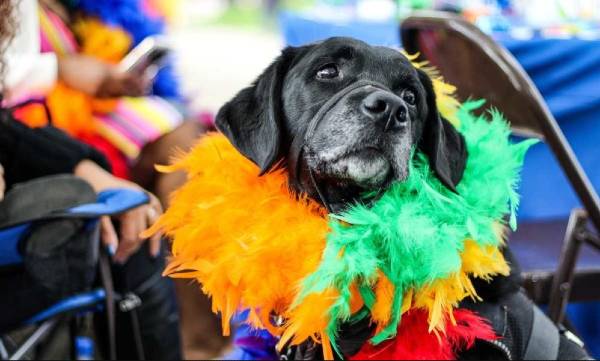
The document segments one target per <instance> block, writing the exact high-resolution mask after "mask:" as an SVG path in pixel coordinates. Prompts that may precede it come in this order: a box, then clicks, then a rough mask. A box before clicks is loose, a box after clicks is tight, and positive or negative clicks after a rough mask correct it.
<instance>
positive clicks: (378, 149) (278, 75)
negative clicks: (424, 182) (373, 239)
mask: <svg viewBox="0 0 600 361" xmlns="http://www.w3.org/2000/svg"><path fill="white" fill-rule="evenodd" d="M216 123H217V127H218V128H219V130H221V131H222V132H223V133H224V134H225V135H226V136H227V137H228V138H229V139H230V141H231V142H232V144H233V145H234V146H235V147H236V148H237V149H238V150H239V151H240V152H241V153H242V154H244V155H245V156H246V157H247V158H249V159H251V160H252V161H253V162H254V163H256V164H257V165H258V166H259V167H260V169H261V174H262V173H265V172H268V171H269V170H270V169H272V168H273V167H276V166H285V167H287V169H288V171H289V175H290V185H291V187H292V189H294V190H295V191H297V192H299V193H306V194H308V195H309V196H310V197H312V198H314V199H316V200H317V201H321V202H324V203H327V204H326V205H329V206H331V207H332V208H333V209H335V210H338V209H340V208H342V207H344V205H346V204H347V203H348V202H350V201H353V200H355V199H356V198H357V197H358V196H359V195H361V194H364V193H365V192H370V193H373V191H380V190H384V189H385V188H386V187H387V186H388V185H389V184H390V183H392V182H394V181H402V180H404V179H406V177H407V176H408V169H409V167H408V164H409V160H410V157H411V155H412V154H413V150H417V151H421V152H423V153H425V154H426V155H427V156H428V158H429V162H430V165H431V169H432V170H433V172H435V174H436V175H437V177H438V178H439V179H440V181H441V182H442V183H443V184H444V185H445V186H446V187H448V188H450V189H452V190H455V186H456V184H457V183H458V182H459V181H460V179H461V177H462V174H463V171H464V168H465V163H466V157H467V155H466V149H465V144H464V139H463V138H462V136H461V135H460V134H459V133H458V132H457V131H456V130H455V129H454V127H453V126H452V125H451V124H450V123H448V121H447V120H445V119H444V118H442V117H441V116H440V115H439V113H438V111H437V108H436V103H435V94H434V92H433V86H432V82H431V80H430V79H429V77H428V76H427V75H426V74H425V73H424V72H423V71H421V70H418V69H416V68H414V67H413V66H412V65H411V63H410V61H409V60H408V59H407V58H406V57H405V56H403V55H402V54H401V53H400V52H398V51H396V50H393V49H390V48H386V47H375V46H370V45H367V44H366V43H363V42H361V41H358V40H354V39H349V38H331V39H328V40H326V41H323V42H321V43H317V44H312V45H307V46H303V47H288V48H286V49H284V50H283V52H282V54H281V56H279V58H277V59H276V60H275V61H274V62H273V63H272V64H271V65H270V66H269V67H268V68H267V69H266V70H265V71H264V73H263V74H262V75H260V76H259V77H258V79H257V80H256V81H255V82H254V83H253V84H252V85H251V86H250V87H248V88H245V89H243V90H242V91H240V92H239V93H238V94H237V95H236V96H235V97H234V98H233V99H232V100H231V101H229V102H228V103H227V104H225V105H224V106H223V107H222V108H221V110H220V111H219V113H218V115H217V119H216Z"/></svg>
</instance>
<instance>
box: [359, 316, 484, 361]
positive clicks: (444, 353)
mask: <svg viewBox="0 0 600 361" xmlns="http://www.w3.org/2000/svg"><path fill="white" fill-rule="evenodd" d="M452 315H453V318H454V319H455V321H456V322H454V323H451V322H448V324H449V326H448V327H447V328H446V330H445V332H444V335H443V337H440V338H438V337H437V336H436V335H435V334H434V333H431V332H429V330H428V321H427V317H428V316H427V313H426V312H425V311H423V310H412V311H410V312H408V313H407V314H406V315H404V317H403V319H402V324H401V325H400V327H399V329H398V335H397V337H396V338H394V339H393V340H389V341H386V342H384V343H382V344H380V345H378V346H374V345H372V344H370V343H366V344H365V345H364V346H363V348H362V349H361V350H360V351H359V352H358V353H357V354H356V355H354V356H352V357H351V359H352V360H455V359H456V353H457V351H460V350H464V349H469V348H470V347H472V346H473V343H474V342H475V340H476V339H482V340H494V339H496V336H495V334H494V331H493V330H492V328H491V327H490V325H489V324H488V323H486V321H484V320H483V319H482V318H481V317H479V316H477V315H476V314H475V313H473V312H472V311H469V310H463V309H457V310H454V311H453V313H452Z"/></svg>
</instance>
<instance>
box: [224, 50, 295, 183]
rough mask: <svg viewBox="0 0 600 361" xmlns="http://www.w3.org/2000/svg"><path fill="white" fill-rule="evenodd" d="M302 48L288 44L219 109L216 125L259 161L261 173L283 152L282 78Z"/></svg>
mask: <svg viewBox="0 0 600 361" xmlns="http://www.w3.org/2000/svg"><path fill="white" fill-rule="evenodd" d="M302 50H304V48H295V47H287V48H285V49H284V50H283V51H282V52H281V55H280V56H279V57H278V58H277V59H275V61H273V63H271V65H269V67H268V68H267V69H266V70H265V71H264V72H263V73H262V74H261V75H260V76H259V77H258V78H257V79H256V80H255V81H254V83H252V85H250V86H249V87H247V88H245V89H243V90H241V91H240V92H239V93H238V94H237V95H236V96H235V97H234V98H233V99H231V100H230V101H229V102H227V103H226V104H225V105H223V107H221V109H220V110H219V112H218V113H217V117H216V121H215V123H216V126H217V128H218V129H219V130H220V131H221V132H222V133H223V134H225V136H226V137H227V138H229V141H230V142H231V144H233V146H234V147H235V148H236V149H237V150H238V151H239V152H240V153H242V154H243V155H244V156H245V157H246V158H248V159H250V160H252V161H253V162H254V163H255V164H256V165H258V167H259V168H260V174H261V175H262V174H264V173H266V172H267V171H268V170H269V169H271V168H272V167H273V165H275V164H276V163H277V161H278V160H280V159H281V158H282V156H283V155H282V149H281V142H282V137H283V132H282V127H283V125H282V122H283V116H284V115H283V109H282V104H281V92H282V86H283V79H284V78H285V75H286V73H287V71H288V70H289V69H290V67H291V65H292V64H293V62H294V60H295V59H296V58H297V57H299V54H300V53H302Z"/></svg>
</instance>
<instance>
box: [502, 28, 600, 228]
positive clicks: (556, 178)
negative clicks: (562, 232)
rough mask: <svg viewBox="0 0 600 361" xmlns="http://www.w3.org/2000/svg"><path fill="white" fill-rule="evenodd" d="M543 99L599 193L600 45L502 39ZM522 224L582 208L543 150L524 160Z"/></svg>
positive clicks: (538, 147) (534, 150)
mask: <svg viewBox="0 0 600 361" xmlns="http://www.w3.org/2000/svg"><path fill="white" fill-rule="evenodd" d="M500 42H501V43H502V44H503V45H504V46H505V47H506V48H507V49H508V50H509V51H510V52H511V53H512V54H513V55H514V56H515V57H516V58H517V60H518V61H519V63H521V65H522V66H523V68H524V69H525V70H526V71H527V73H528V74H529V76H530V77H531V78H532V79H533V81H534V83H535V84H536V86H537V87H538V89H539V90H540V92H541V93H542V95H543V96H544V99H545V100H546V102H547V103H548V107H549V108H550V110H551V111H552V114H553V115H554V116H555V117H556V119H557V120H558V122H559V124H560V127H561V129H562V130H563V132H564V133H565V136H566V137H567V139H568V140H569V142H570V144H571V146H572V147H573V149H574V151H575V154H576V155H577V158H578V159H579V161H580V162H581V164H582V166H583V168H584V169H585V171H586V173H587V175H588V177H589V178H590V180H591V181H592V184H594V186H595V188H596V189H600V167H599V166H600V152H598V144H599V143H598V139H599V137H600V122H599V120H600V91H598V84H600V71H598V69H600V41H588V40H579V39H532V40H514V39H506V38H505V39H500ZM521 194H522V197H523V198H522V201H521V209H520V212H519V213H520V215H521V218H523V219H549V218H565V217H566V216H567V215H568V214H569V212H570V210H571V209H572V208H574V207H577V206H579V205H580V203H579V201H578V200H577V197H576V195H575V193H574V191H573V190H572V189H571V188H570V185H569V183H568V181H567V179H566V177H565V176H564V174H563V173H562V172H561V170H560V167H559V166H558V164H557V163H556V161H555V160H554V157H553V155H552V153H551V152H550V150H549V149H548V147H547V146H546V145H539V146H536V147H533V148H532V149H531V150H530V152H529V153H528V155H527V160H526V162H525V167H524V169H523V182H522V186H521Z"/></svg>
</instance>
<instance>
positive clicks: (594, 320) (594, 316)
mask: <svg viewBox="0 0 600 361" xmlns="http://www.w3.org/2000/svg"><path fill="white" fill-rule="evenodd" d="M567 318H568V319H569V320H570V321H571V322H572V323H573V326H575V329H576V330H577V332H578V333H579V334H580V336H581V338H583V340H584V341H585V346H586V347H587V349H588V351H589V352H590V354H591V355H592V356H593V357H594V358H595V359H599V358H600V303H599V302H578V303H571V304H569V305H568V306H567Z"/></svg>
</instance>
